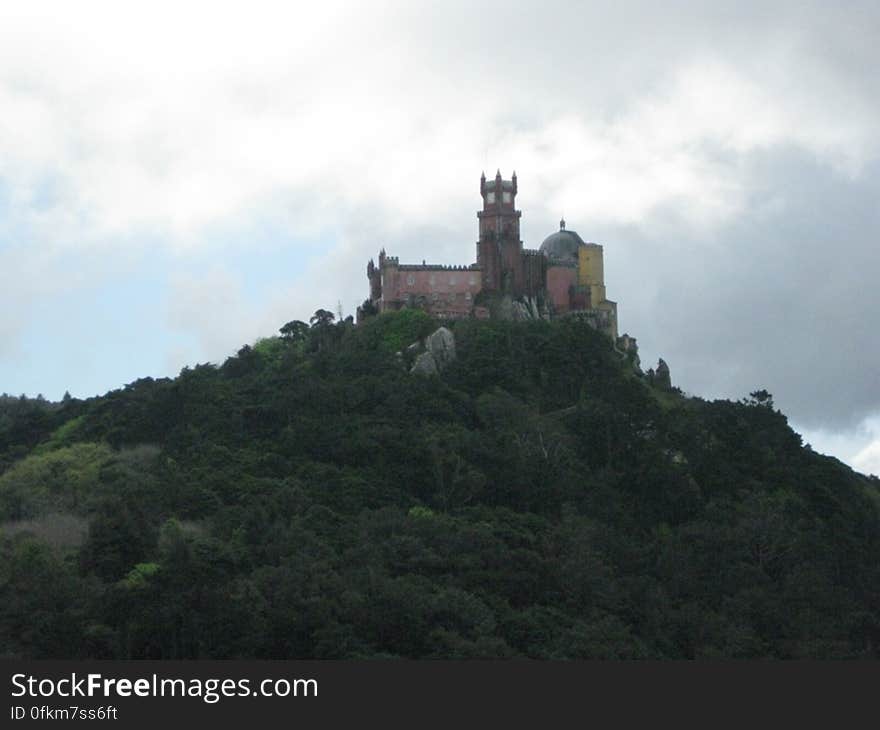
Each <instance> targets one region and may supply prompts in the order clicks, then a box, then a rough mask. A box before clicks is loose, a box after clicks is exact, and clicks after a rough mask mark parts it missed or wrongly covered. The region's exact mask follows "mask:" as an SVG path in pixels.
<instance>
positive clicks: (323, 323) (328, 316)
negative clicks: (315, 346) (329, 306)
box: [309, 309, 336, 329]
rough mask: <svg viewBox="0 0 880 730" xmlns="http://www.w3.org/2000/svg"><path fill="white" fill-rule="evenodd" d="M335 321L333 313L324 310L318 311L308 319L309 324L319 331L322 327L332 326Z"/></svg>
mask: <svg viewBox="0 0 880 730" xmlns="http://www.w3.org/2000/svg"><path fill="white" fill-rule="evenodd" d="M335 319H336V315H335V314H333V312H328V311H327V310H326V309H318V310H316V311H315V313H314V314H313V315H312V317H311V319H309V323H310V324H311V325H312V327H313V328H316V329H320V328H323V327H329V326H330V325H331V324H333V320H335Z"/></svg>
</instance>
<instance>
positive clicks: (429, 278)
mask: <svg viewBox="0 0 880 730" xmlns="http://www.w3.org/2000/svg"><path fill="white" fill-rule="evenodd" d="M428 283H429V284H430V285H431V286H434V283H435V279H434V275H433V274H431V276H429V277H428Z"/></svg>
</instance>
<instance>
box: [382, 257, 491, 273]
mask: <svg viewBox="0 0 880 730" xmlns="http://www.w3.org/2000/svg"><path fill="white" fill-rule="evenodd" d="M396 260H397V259H395V261H396ZM397 268H398V269H400V270H401V271H473V270H475V269H479V267H478V266H477V265H476V264H471V265H465V264H462V265H460V266H459V265H454V264H452V265H446V264H400V265H398V266H397Z"/></svg>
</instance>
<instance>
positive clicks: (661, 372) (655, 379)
mask: <svg viewBox="0 0 880 730" xmlns="http://www.w3.org/2000/svg"><path fill="white" fill-rule="evenodd" d="M645 377H647V378H648V382H649V383H650V384H651V385H653V386H654V387H655V388H660V389H662V390H672V377H671V376H670V375H669V366H668V365H667V364H666V361H665V360H664V359H663V358H662V357H661V358H660V360H659V361H658V362H657V370H656V371H655V370H654V368H651V369H650V370H648V372H647V373H645Z"/></svg>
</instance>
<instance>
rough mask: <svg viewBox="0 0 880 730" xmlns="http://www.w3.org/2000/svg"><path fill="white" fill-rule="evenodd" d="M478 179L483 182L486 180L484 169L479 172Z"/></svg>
mask: <svg viewBox="0 0 880 730" xmlns="http://www.w3.org/2000/svg"><path fill="white" fill-rule="evenodd" d="M480 180H482V181H483V182H486V171H485V170H483V172H481V173H480Z"/></svg>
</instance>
